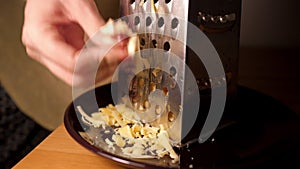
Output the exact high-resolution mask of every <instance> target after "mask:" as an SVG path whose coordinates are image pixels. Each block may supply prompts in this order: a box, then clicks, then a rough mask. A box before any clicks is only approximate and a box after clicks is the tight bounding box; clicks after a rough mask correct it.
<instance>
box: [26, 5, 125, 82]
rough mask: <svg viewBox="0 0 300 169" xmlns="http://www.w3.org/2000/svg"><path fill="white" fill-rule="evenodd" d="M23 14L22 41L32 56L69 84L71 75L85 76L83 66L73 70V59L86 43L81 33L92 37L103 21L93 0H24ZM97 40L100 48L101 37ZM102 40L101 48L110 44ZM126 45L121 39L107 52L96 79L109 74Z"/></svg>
mask: <svg viewBox="0 0 300 169" xmlns="http://www.w3.org/2000/svg"><path fill="white" fill-rule="evenodd" d="M24 15H25V16H24V25H23V32H22V42H23V44H24V45H25V47H26V52H27V53H28V55H29V56H30V57H31V58H33V59H34V60H36V61H38V62H40V63H42V64H43V65H45V66H46V67H47V68H48V69H49V70H50V71H51V72H52V73H53V74H54V75H56V76H57V77H58V78H60V79H61V80H63V81H64V82H66V83H67V84H69V85H72V82H73V79H74V78H76V79H82V78H83V77H84V76H86V74H87V73H88V72H87V71H85V70H83V71H82V72H84V73H82V74H81V73H78V72H77V74H74V69H75V65H76V60H77V58H78V56H79V53H80V51H81V49H82V47H83V46H84V44H85V41H84V37H85V35H87V36H88V37H92V36H93V35H94V33H96V32H97V30H99V28H100V27H101V26H103V25H104V24H105V21H104V20H103V19H102V17H101V16H100V14H99V12H98V10H97V7H96V5H95V2H94V1H93V0H46V1H41V0H27V3H26V7H25V11H24ZM103 39H105V38H103ZM98 43H99V44H100V45H99V47H100V48H101V40H100V42H98ZM105 43H106V45H104V46H103V48H106V47H107V46H109V45H110V44H107V42H105ZM125 46H126V45H124V43H120V44H118V45H115V46H114V47H113V48H112V50H110V51H109V53H107V55H106V56H105V60H106V61H105V62H104V63H103V64H102V67H104V68H103V70H106V72H105V71H104V72H103V73H101V76H103V77H100V78H99V77H97V78H96V80H98V81H101V79H107V77H108V76H109V75H111V72H110V71H112V70H113V69H112V67H113V66H116V64H117V63H119V62H120V61H122V60H123V59H124V58H125V57H126V55H127V48H126V47H125ZM105 50H107V49H105ZM112 63H114V65H111V64H112ZM82 67H83V69H84V66H82ZM105 67H107V68H108V69H105ZM79 72H80V71H79ZM75 76H79V77H75ZM77 82H78V80H77ZM78 83H80V82H78ZM75 85H77V84H75Z"/></svg>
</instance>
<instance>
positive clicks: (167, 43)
mask: <svg viewBox="0 0 300 169" xmlns="http://www.w3.org/2000/svg"><path fill="white" fill-rule="evenodd" d="M170 48H171V46H170V43H169V42H165V43H164V50H165V51H169V50H170Z"/></svg>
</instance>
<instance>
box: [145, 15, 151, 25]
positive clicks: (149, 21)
mask: <svg viewBox="0 0 300 169" xmlns="http://www.w3.org/2000/svg"><path fill="white" fill-rule="evenodd" d="M151 23H152V19H151V17H150V16H148V17H147V18H146V26H150V25H151Z"/></svg>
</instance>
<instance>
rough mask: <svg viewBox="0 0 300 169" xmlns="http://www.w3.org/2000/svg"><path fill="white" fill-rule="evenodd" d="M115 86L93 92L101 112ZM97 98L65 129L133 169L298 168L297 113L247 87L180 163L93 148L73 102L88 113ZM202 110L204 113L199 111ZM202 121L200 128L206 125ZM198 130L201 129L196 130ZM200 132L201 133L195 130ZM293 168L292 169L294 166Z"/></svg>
mask: <svg viewBox="0 0 300 169" xmlns="http://www.w3.org/2000/svg"><path fill="white" fill-rule="evenodd" d="M111 87H114V86H113V85H106V86H102V87H98V88H96V89H95V96H96V101H97V103H98V105H99V106H100V107H104V106H106V105H108V104H110V103H113V102H112V98H111V95H110V93H111V92H110V91H111ZM93 94H94V92H93V91H90V92H87V93H85V94H83V95H81V96H80V97H78V98H77V99H76V100H74V101H73V102H72V103H71V104H70V105H69V107H68V108H67V109H66V112H65V117H64V124H65V127H66V129H67V131H68V133H69V134H70V135H71V136H72V137H73V139H75V140H76V141H77V142H78V143H79V144H81V145H82V146H83V147H85V148H86V149H88V150H90V151H92V152H94V153H96V154H98V155H100V156H103V157H105V158H108V159H111V160H112V161H114V162H117V163H118V164H120V165H125V166H126V167H130V168H153V169H154V168H158V169H159V168H164V169H166V168H202V169H209V168H214V169H219V168H222V169H224V168H226V169H227V168H228V169H235V168H274V167H276V168H278V167H282V168H286V167H287V166H289V168H300V163H299V161H300V135H299V133H300V120H299V116H297V115H296V114H295V113H294V112H292V111H290V110H289V109H288V108H287V107H285V106H283V105H282V104H280V103H279V102H277V101H276V100H274V99H272V98H270V97H268V96H265V95H263V94H261V93H258V92H256V91H254V90H251V89H247V88H244V87H238V95H237V100H235V102H234V105H233V106H230V107H227V108H226V111H225V113H224V116H223V119H222V121H221V123H220V125H219V128H218V129H217V130H216V132H215V133H214V134H213V136H212V137H211V138H210V139H209V140H208V141H206V142H205V143H203V144H198V143H195V144H190V145H189V146H188V147H184V148H182V149H180V150H177V151H178V153H179V154H180V156H181V162H180V165H179V164H173V163H171V159H168V158H165V159H160V160H157V159H147V160H146V159H133V158H128V157H126V156H124V155H123V154H122V153H116V152H113V151H110V150H108V149H107V145H106V144H100V146H93V145H91V144H90V143H88V142H87V141H86V140H85V139H84V138H82V137H81V136H80V134H79V132H81V131H85V130H86V129H88V126H85V125H84V124H83V123H81V122H80V118H77V113H76V111H75V109H74V103H78V102H79V103H80V102H84V105H82V106H83V108H84V109H85V110H86V112H87V113H91V112H94V111H95V110H96V109H97V108H96V107H93V106H91V105H89V103H90V102H89V99H90V97H91V96H92V95H93ZM200 111H201V110H200ZM201 119H202V117H198V119H197V121H198V125H201V124H202V121H203V120H201ZM195 128H199V126H196V127H195ZM194 132H197V131H194ZM290 166H293V167H290Z"/></svg>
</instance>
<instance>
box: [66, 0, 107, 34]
mask: <svg viewBox="0 0 300 169" xmlns="http://www.w3.org/2000/svg"><path fill="white" fill-rule="evenodd" d="M65 6H66V9H69V13H70V14H71V17H72V19H73V20H74V21H75V22H77V23H78V24H79V25H80V26H81V27H82V28H83V30H84V31H85V33H86V34H87V35H88V37H91V36H93V35H94V34H95V33H96V32H97V31H98V30H99V29H100V27H101V26H103V25H104V24H105V21H104V19H103V18H102V17H101V15H100V13H99V11H98V8H97V6H96V3H95V1H94V0H76V1H74V0H69V3H65Z"/></svg>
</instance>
